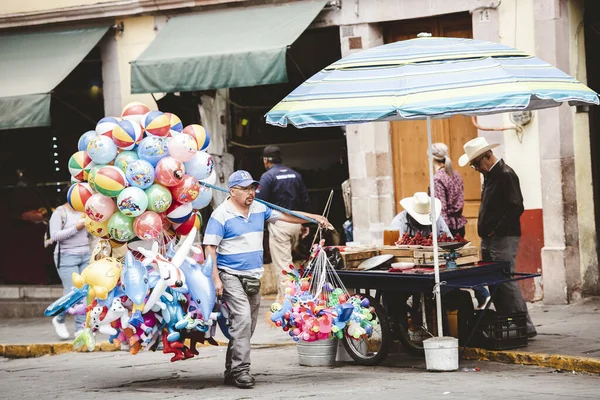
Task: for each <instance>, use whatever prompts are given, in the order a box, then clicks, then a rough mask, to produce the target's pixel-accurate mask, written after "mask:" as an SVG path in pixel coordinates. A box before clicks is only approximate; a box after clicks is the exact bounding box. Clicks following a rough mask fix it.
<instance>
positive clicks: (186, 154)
mask: <svg viewBox="0 0 600 400" xmlns="http://www.w3.org/2000/svg"><path fill="white" fill-rule="evenodd" d="M167 146H168V148H169V155H171V157H175V158H176V159H178V160H181V161H183V162H186V161H189V160H191V159H192V158H193V157H194V155H195V154H196V152H197V151H198V145H197V144H196V141H195V140H194V139H192V137H191V136H189V135H179V136H175V137H172V138H170V139H169V143H168V145H167Z"/></svg>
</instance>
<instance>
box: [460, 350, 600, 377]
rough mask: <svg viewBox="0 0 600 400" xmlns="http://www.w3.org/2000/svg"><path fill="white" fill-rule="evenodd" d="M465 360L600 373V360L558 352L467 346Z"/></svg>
mask: <svg viewBox="0 0 600 400" xmlns="http://www.w3.org/2000/svg"><path fill="white" fill-rule="evenodd" d="M462 358H463V359H465V360H479V361H495V362H501V363H505V364H522V365H537V366H539V367H547V368H556V369H560V370H565V371H576V372H587V373H591V374H600V360H599V359H596V358H587V357H576V356H567V355H560V354H543V353H531V352H527V351H494V350H485V349H479V348H472V347H468V348H467V349H466V350H465V352H464V354H463V356H462Z"/></svg>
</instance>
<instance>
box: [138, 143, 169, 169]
mask: <svg viewBox="0 0 600 400" xmlns="http://www.w3.org/2000/svg"><path fill="white" fill-rule="evenodd" d="M137 154H138V156H139V157H140V159H142V160H146V161H148V162H149V163H150V164H152V166H153V167H154V166H155V165H156V164H157V163H158V162H159V161H160V159H161V158H164V157H167V156H168V155H169V153H168V150H167V143H166V140H165V138H161V137H158V136H147V137H145V138H144V139H143V140H142V141H141V142H140V145H139V146H138V148H137Z"/></svg>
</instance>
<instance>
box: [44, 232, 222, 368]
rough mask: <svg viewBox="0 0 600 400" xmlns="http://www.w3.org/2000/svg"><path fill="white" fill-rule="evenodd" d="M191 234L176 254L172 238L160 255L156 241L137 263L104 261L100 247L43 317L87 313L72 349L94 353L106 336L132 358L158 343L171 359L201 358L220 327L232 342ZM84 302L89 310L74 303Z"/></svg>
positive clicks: (208, 265)
mask: <svg viewBox="0 0 600 400" xmlns="http://www.w3.org/2000/svg"><path fill="white" fill-rule="evenodd" d="M195 233H196V232H195V228H192V230H191V231H190V235H188V236H187V237H186V238H185V239H184V240H183V241H181V242H180V245H179V247H178V248H177V249H176V248H175V239H173V241H171V243H170V244H169V246H168V249H167V250H166V251H164V252H163V253H164V254H162V253H161V252H160V251H159V244H158V242H156V241H155V242H153V245H152V248H150V249H149V248H145V247H138V248H136V251H137V252H138V253H141V256H139V258H136V257H134V255H133V252H132V251H128V252H127V255H126V256H125V259H124V260H123V262H121V261H119V260H118V259H116V258H113V257H108V256H106V255H107V254H110V245H109V244H108V243H107V241H101V243H100V244H99V245H98V247H97V249H96V251H95V252H94V261H93V262H92V263H91V264H90V265H88V266H87V267H86V268H85V269H84V270H83V271H82V273H81V275H80V274H77V273H73V277H72V279H73V285H74V289H73V290H71V292H69V293H68V294H66V295H64V296H63V297H61V298H60V299H58V300H56V301H55V302H54V303H52V304H51V305H50V306H49V307H48V308H47V309H46V311H45V315H47V316H53V315H58V314H60V313H62V312H65V311H68V312H70V313H72V314H86V325H85V329H83V331H82V333H80V334H79V335H78V336H77V337H76V338H75V342H74V347H75V348H79V347H85V348H87V350H88V351H93V350H94V348H95V345H96V341H95V334H96V332H100V333H102V334H105V335H108V336H109V340H110V342H111V343H113V344H115V345H122V344H126V345H127V346H129V352H130V353H131V354H137V353H138V352H139V351H140V350H141V349H146V350H152V351H155V350H157V348H158V347H159V345H160V344H161V343H162V346H163V353H165V354H173V356H172V358H171V361H178V360H185V359H188V358H192V357H194V355H198V352H197V350H196V344H197V343H198V342H200V343H204V341H208V342H209V343H211V344H213V345H217V342H216V341H215V340H214V338H213V336H214V333H215V329H216V325H217V323H218V325H219V326H220V327H221V330H222V331H223V333H224V334H225V336H227V337H229V334H228V329H227V312H226V308H222V307H220V305H218V304H216V295H215V287H214V283H213V281H212V277H211V276H212V269H213V263H212V260H211V259H210V258H209V259H208V260H207V261H206V262H205V263H204V264H200V263H198V262H197V261H196V259H197V257H195V256H194V255H198V254H201V249H198V248H196V247H194V246H193V241H194V236H195ZM103 246H104V247H105V249H108V252H106V251H104V249H103V248H102V247H103ZM190 255H191V257H190ZM83 299H86V300H87V301H86V303H85V304H86V305H80V304H79V302H80V301H81V300H83ZM215 306H216V307H215ZM215 322H216V323H215ZM186 339H189V340H190V343H189V347H188V346H187V345H186V344H185V340H186Z"/></svg>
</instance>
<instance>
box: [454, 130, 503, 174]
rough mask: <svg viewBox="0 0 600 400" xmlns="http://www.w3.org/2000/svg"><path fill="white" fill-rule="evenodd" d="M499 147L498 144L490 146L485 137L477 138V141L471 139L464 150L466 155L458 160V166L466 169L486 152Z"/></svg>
mask: <svg viewBox="0 0 600 400" xmlns="http://www.w3.org/2000/svg"><path fill="white" fill-rule="evenodd" d="M498 146H500V145H499V144H498V143H492V144H488V142H487V140H485V138H484V137H476V138H475V139H471V140H469V141H468V142H467V143H465V145H464V146H463V149H465V154H463V155H462V156H460V158H459V159H458V165H460V166H461V167H464V166H465V165H467V164H468V163H470V162H471V161H473V160H474V159H476V158H477V157H479V156H480V155H482V154H483V153H485V152H486V151H488V150H491V149H493V148H495V147H498Z"/></svg>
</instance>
